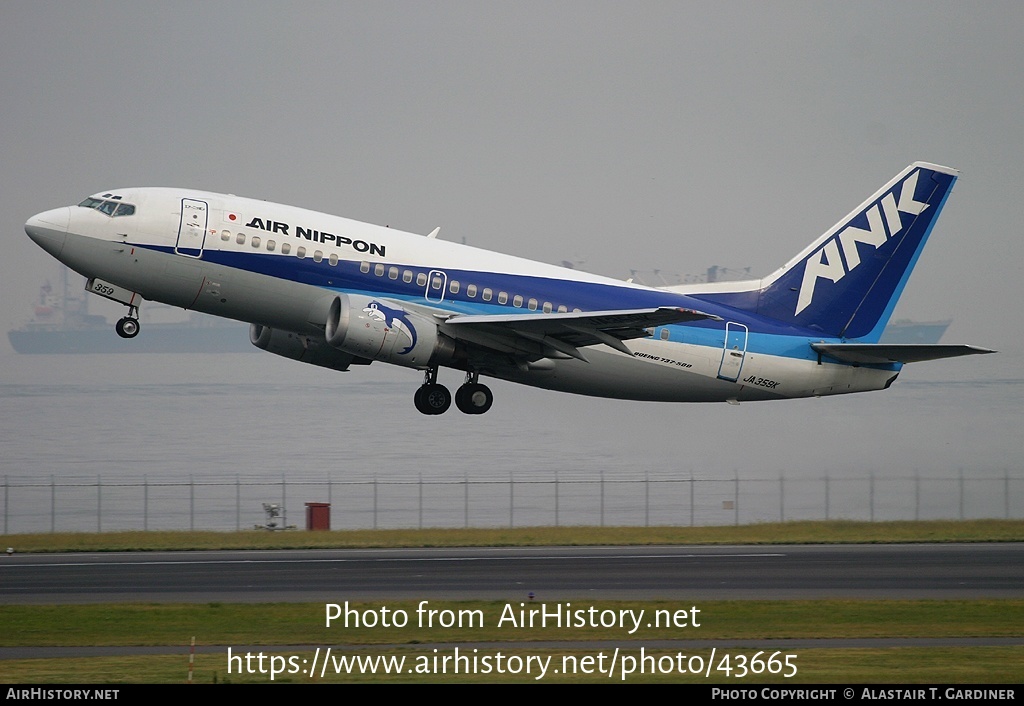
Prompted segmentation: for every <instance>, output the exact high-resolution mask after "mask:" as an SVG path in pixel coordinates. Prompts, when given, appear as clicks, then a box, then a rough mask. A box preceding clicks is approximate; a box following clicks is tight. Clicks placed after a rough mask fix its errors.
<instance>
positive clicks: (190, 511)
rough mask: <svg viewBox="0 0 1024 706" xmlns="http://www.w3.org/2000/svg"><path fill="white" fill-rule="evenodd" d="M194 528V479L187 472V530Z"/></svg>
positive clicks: (192, 530)
mask: <svg viewBox="0 0 1024 706" xmlns="http://www.w3.org/2000/svg"><path fill="white" fill-rule="evenodd" d="M195 529H196V480H195V478H194V477H193V476H192V474H191V473H189V474H188V531H189V532H194V531H195Z"/></svg>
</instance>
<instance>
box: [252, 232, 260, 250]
mask: <svg viewBox="0 0 1024 706" xmlns="http://www.w3.org/2000/svg"><path fill="white" fill-rule="evenodd" d="M252 246H253V247H254V248H258V247H259V246H260V236H258V235H254V236H252Z"/></svg>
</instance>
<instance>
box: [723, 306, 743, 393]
mask: <svg viewBox="0 0 1024 706" xmlns="http://www.w3.org/2000/svg"><path fill="white" fill-rule="evenodd" d="M747 332H748V329H747V327H746V326H744V325H743V324H737V323H734V322H732V321H729V322H727V323H726V324H725V346H724V348H723V349H722V363H721V364H720V365H719V366H718V377H719V378H721V379H722V380H731V381H733V382H736V380H737V379H738V378H739V376H740V369H741V368H742V367H743V359H744V358H746V355H747Z"/></svg>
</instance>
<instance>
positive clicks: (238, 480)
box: [235, 473, 242, 532]
mask: <svg viewBox="0 0 1024 706" xmlns="http://www.w3.org/2000/svg"><path fill="white" fill-rule="evenodd" d="M241 529H242V477H241V475H240V474H238V473H236V474H235V531H236V532H238V531H240V530H241Z"/></svg>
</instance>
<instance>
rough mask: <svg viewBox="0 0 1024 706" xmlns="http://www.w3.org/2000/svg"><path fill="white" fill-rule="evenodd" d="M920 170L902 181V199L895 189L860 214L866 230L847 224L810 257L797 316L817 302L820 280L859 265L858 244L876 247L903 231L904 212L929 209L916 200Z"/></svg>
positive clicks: (842, 274)
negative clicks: (864, 220) (864, 218)
mask: <svg viewBox="0 0 1024 706" xmlns="http://www.w3.org/2000/svg"><path fill="white" fill-rule="evenodd" d="M920 173H921V170H920V169H916V170H914V172H912V173H911V174H910V175H909V176H908V177H907V178H906V179H904V180H903V184H902V185H901V186H900V187H898V188H899V192H900V194H899V200H897V199H896V189H893V190H892V191H890V192H889V193H887V194H886V195H885V196H883V197H882V198H881V200H879V201H876V202H875V203H874V204H872V205H871V206H870V207H869V208H868V209H867V210H866V211H862V212H861V213H860V214H858V216H859V215H866V216H867V221H868V227H867V230H865V229H863V228H857V227H855V226H852V225H850V226H847V227H846V228H844V229H842V230H841V231H839V233H838V234H837V235H835V236H833V237H832V238H829V240H828V241H826V242H825V244H824V245H822V246H821V248H819V249H818V250H817V251H816V252H814V253H812V254H811V256H810V257H808V258H807V261H806V263H805V264H804V277H803V281H802V282H801V284H800V296H799V297H798V298H797V302H796V311H794V312H793V315H794V316H796V315H797V314H799V313H800V312H801V311H803V310H804V309H806V308H807V307H808V306H810V304H811V303H812V302H813V301H814V290H815V286H816V285H817V282H818V280H819V279H827V280H829V281H831V282H832V283H836V282H838V281H839V280H841V279H842V278H843V277H845V276H846V275H847V274H849V273H850V272H852V271H853V270H854V269H856V268H857V266H858V265H860V262H861V260H860V253H859V252H857V243H864V244H866V245H871V246H872V247H874V248H875V249H876V250H877V249H878V248H880V247H881V246H883V245H885V244H886V242H887V241H888V240H890V239H892V238H894V237H896V236H897V235H898V234H899V233H900V232H901V231H902V230H903V219H902V217H901V216H900V214H901V213H906V214H909V215H911V216H918V215H920V214H921V213H922V212H924V210H925V209H926V208H928V204H927V203H923V202H921V201H917V200H916V199H915V196H916V192H917V177H918V175H919V174H920ZM840 252H841V253H842V257H840Z"/></svg>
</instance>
